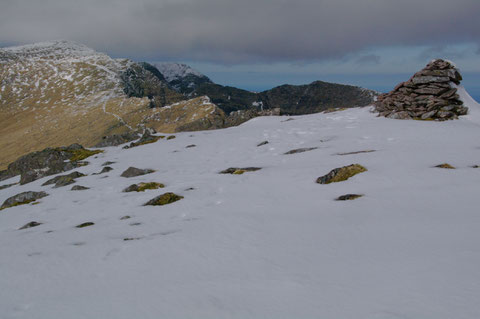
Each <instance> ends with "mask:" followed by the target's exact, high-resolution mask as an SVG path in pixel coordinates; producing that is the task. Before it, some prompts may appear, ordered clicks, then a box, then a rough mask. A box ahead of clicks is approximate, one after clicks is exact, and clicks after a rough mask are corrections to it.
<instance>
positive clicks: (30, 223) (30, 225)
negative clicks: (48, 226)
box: [18, 221, 42, 230]
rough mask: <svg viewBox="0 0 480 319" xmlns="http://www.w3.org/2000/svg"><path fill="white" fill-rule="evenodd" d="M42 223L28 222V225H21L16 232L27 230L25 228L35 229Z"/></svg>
mask: <svg viewBox="0 0 480 319" xmlns="http://www.w3.org/2000/svg"><path fill="white" fill-rule="evenodd" d="M41 224H42V223H39V222H35V221H34V222H29V223H28V224H25V225H23V226H22V227H20V228H19V229H18V230H22V229H27V228H32V227H37V226H40V225H41Z"/></svg>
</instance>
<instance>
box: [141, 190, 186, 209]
mask: <svg viewBox="0 0 480 319" xmlns="http://www.w3.org/2000/svg"><path fill="white" fill-rule="evenodd" d="M183 198H184V197H183V196H180V195H177V194H175V193H165V194H162V195H160V196H157V197H155V198H153V199H152V200H150V201H148V202H147V203H146V204H145V205H144V206H163V205H167V204H171V203H174V202H176V201H179V200H181V199H183Z"/></svg>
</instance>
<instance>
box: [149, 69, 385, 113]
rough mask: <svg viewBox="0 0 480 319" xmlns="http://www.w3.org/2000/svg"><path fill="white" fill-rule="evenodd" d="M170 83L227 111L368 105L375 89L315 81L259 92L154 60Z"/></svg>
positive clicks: (311, 110) (317, 109) (301, 110)
mask: <svg viewBox="0 0 480 319" xmlns="http://www.w3.org/2000/svg"><path fill="white" fill-rule="evenodd" d="M155 66H157V67H158V69H159V71H160V72H161V73H162V74H163V76H164V77H165V79H166V80H167V81H168V82H169V84H170V85H171V86H172V87H173V88H174V89H176V90H177V91H178V92H180V93H182V94H185V95H186V96H188V97H191V96H202V95H207V96H209V97H210V99H211V100H212V102H213V103H215V104H216V105H218V107H220V108H221V109H222V110H224V111H225V112H226V113H227V114H229V113H230V112H233V111H238V110H249V109H258V110H264V109H275V108H280V110H281V113H282V114H291V115H294V114H310V113H316V112H321V111H325V110H327V109H330V108H349V107H355V106H366V105H370V104H372V103H373V101H374V97H375V96H376V95H377V92H374V91H372V90H367V89H363V88H360V87H355V86H351V85H342V84H335V83H327V82H322V81H316V82H313V83H310V84H307V85H282V86H279V87H275V88H273V89H271V90H267V91H264V92H261V93H255V92H250V91H246V90H242V89H238V88H235V87H231V86H223V85H219V84H215V83H213V82H212V81H211V80H210V79H209V78H208V77H206V76H205V75H203V74H201V73H199V72H198V71H196V70H193V69H192V68H190V67H189V66H187V65H185V64H177V63H167V64H156V65H155Z"/></svg>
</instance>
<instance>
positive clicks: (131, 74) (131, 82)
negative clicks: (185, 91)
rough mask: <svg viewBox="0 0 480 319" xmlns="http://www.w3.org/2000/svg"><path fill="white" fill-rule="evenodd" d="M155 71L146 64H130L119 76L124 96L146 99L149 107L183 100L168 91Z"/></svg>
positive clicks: (181, 97)
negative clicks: (148, 101)
mask: <svg viewBox="0 0 480 319" xmlns="http://www.w3.org/2000/svg"><path fill="white" fill-rule="evenodd" d="M152 70H153V71H154V73H152V72H151V71H152ZM155 70H156V68H155V67H154V66H152V65H150V64H148V63H142V64H138V63H132V64H131V65H130V66H129V67H128V68H127V69H126V70H125V71H124V72H123V73H122V74H121V75H120V78H121V79H122V83H123V86H124V89H123V91H124V92H125V94H126V95H127V96H129V97H139V98H141V97H148V99H149V100H150V107H162V106H165V105H170V104H173V103H176V102H179V101H182V100H184V99H185V97H184V96H183V95H182V94H180V93H177V92H175V91H174V90H172V89H170V87H169V85H168V83H167V82H166V81H165V79H163V76H161V74H160V73H157V72H155ZM157 71H158V70H157Z"/></svg>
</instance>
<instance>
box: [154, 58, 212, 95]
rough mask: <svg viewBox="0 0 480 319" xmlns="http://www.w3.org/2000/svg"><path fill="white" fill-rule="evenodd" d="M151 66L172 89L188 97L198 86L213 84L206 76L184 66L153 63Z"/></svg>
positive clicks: (180, 64)
mask: <svg viewBox="0 0 480 319" xmlns="http://www.w3.org/2000/svg"><path fill="white" fill-rule="evenodd" d="M153 66H155V67H156V68H157V69H158V71H159V72H160V73H161V74H162V75H163V77H164V79H165V80H166V81H167V82H168V83H169V84H170V86H171V87H172V88H173V89H175V90H176V91H177V92H180V93H182V94H184V95H186V96H189V97H190V96H191V95H192V93H193V92H195V91H196V90H197V88H198V87H199V86H200V85H202V84H204V83H208V84H213V82H212V81H211V80H210V79H209V78H208V77H207V76H205V75H203V74H202V73H200V72H198V71H197V70H195V69H193V68H191V67H190V66H188V65H186V64H182V63H154V64H153ZM195 95H198V94H195Z"/></svg>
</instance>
